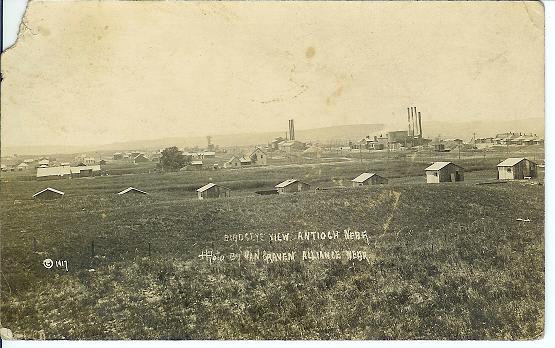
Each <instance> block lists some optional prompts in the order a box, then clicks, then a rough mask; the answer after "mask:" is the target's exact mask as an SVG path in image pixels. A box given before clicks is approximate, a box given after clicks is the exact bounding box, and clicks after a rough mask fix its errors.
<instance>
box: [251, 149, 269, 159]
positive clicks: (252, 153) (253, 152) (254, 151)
mask: <svg viewBox="0 0 555 348" xmlns="http://www.w3.org/2000/svg"><path fill="white" fill-rule="evenodd" d="M258 151H260V152H262V153H263V154H266V151H264V150H262V149H261V148H259V147H257V148H256V149H254V150H253V151H252V152H251V157H252V155H254V154H255V153H256V152H258Z"/></svg>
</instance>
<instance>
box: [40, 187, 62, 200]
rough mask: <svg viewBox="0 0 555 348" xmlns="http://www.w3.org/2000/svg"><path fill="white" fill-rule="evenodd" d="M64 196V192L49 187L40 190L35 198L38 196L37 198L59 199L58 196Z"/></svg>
mask: <svg viewBox="0 0 555 348" xmlns="http://www.w3.org/2000/svg"><path fill="white" fill-rule="evenodd" d="M63 197H64V193H63V192H62V191H58V190H56V189H53V188H51V187H47V188H45V189H44V190H42V191H39V192H37V193H35V194H34V195H33V198H37V199H57V198H63Z"/></svg>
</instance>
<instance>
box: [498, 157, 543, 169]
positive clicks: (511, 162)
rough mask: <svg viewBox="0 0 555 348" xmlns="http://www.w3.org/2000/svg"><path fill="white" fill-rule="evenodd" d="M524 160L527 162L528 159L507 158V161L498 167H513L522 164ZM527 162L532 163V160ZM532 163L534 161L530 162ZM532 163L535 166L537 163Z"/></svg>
mask: <svg viewBox="0 0 555 348" xmlns="http://www.w3.org/2000/svg"><path fill="white" fill-rule="evenodd" d="M524 160H526V158H524V157H510V158H507V159H506V160H504V161H503V162H501V163H499V164H498V165H497V166H498V167H512V166H514V165H517V164H518V163H520V162H522V161H524ZM527 161H530V160H527ZM530 162H532V161H530ZM532 163H534V164H535V162H532Z"/></svg>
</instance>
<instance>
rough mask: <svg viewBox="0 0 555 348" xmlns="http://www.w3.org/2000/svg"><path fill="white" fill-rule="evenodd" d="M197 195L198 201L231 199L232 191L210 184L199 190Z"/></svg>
mask: <svg viewBox="0 0 555 348" xmlns="http://www.w3.org/2000/svg"><path fill="white" fill-rule="evenodd" d="M197 195H198V199H205V198H222V197H229V196H230V195H231V189H229V188H227V187H225V186H221V185H216V184H214V183H209V184H206V185H204V186H203V187H201V188H199V189H198V190H197Z"/></svg>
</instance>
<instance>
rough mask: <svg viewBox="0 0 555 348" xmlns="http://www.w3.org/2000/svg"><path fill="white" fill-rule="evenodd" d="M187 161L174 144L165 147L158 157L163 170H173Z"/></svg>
mask: <svg viewBox="0 0 555 348" xmlns="http://www.w3.org/2000/svg"><path fill="white" fill-rule="evenodd" d="M188 163H189V158H188V157H187V156H184V155H183V153H182V152H181V151H179V149H178V148H177V147H176V146H172V147H168V148H165V149H164V150H163V151H162V157H160V166H161V167H162V169H164V170H168V171H174V170H179V169H181V168H183V167H185V166H186V165H187V164H188Z"/></svg>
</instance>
